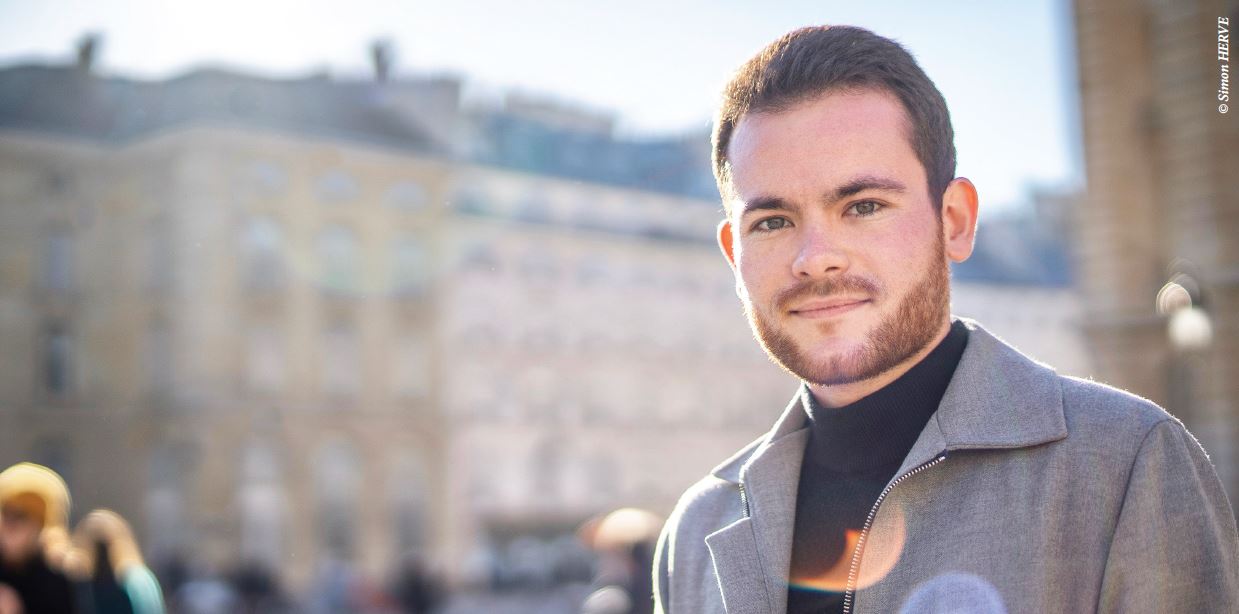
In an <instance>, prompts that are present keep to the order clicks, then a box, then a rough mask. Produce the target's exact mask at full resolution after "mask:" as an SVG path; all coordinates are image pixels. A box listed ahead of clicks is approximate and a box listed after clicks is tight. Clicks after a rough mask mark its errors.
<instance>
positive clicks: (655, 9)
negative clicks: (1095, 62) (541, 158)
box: [0, 0, 1082, 208]
mask: <svg viewBox="0 0 1239 614" xmlns="http://www.w3.org/2000/svg"><path fill="white" fill-rule="evenodd" d="M820 23H846V24H855V25H860V26H863V27H867V28H869V29H872V30H874V31H875V32H877V33H879V34H882V35H884V36H888V37H891V38H894V39H896V40H898V41H900V42H901V43H903V44H904V45H905V46H906V47H908V48H909V49H910V50H911V51H912V53H913V54H914V55H915V56H916V57H917V59H918V61H919V62H920V63H921V65H922V67H923V68H924V69H925V71H926V72H927V73H929V76H930V78H932V79H933V80H934V81H935V82H936V83H937V84H938V87H939V88H940V89H941V90H942V92H943V94H944V95H945V96H946V99H947V104H948V105H949V106H950V109H951V114H952V119H953V121H954V124H955V131H956V145H957V147H958V149H959V169H958V173H959V174H960V175H963V176H967V177H969V178H971V179H972V180H973V181H974V182H975V183H976V184H977V186H978V189H979V190H980V192H981V197H982V204H983V205H984V206H988V207H992V208H1003V207H1006V206H1009V205H1011V204H1014V203H1017V202H1019V201H1021V200H1024V197H1025V193H1026V188H1027V186H1028V185H1030V184H1032V183H1037V184H1050V185H1061V184H1067V185H1078V184H1079V183H1081V181H1082V179H1081V176H1082V168H1081V162H1080V154H1079V151H1078V147H1079V145H1078V142H1077V141H1078V136H1077V132H1078V129H1077V127H1076V126H1077V121H1078V120H1077V119H1076V109H1075V105H1076V92H1075V88H1076V85H1075V70H1074V42H1073V34H1072V30H1071V19H1070V5H1069V4H1068V0H1003V1H991V2H981V1H958V2H923V1H921V2H916V1H907V2H897V1H889V2H856V1H850V2H840V1H823V0H818V1H809V0H791V1H781V2H757V1H747V2H746V1H740V0H678V1H674V2H672V1H665V0H628V1H626V2H615V1H605V2H604V1H599V0H541V1H538V2H510V1H503V0H442V1H439V2H426V1H409V2H396V1H391V0H387V1H383V0H337V1H333V2H327V1H317V0H299V1H286V0H278V1H274V0H213V1H212V2H201V3H199V2H188V1H181V0H177V1H173V2H169V1H166V0H0V64H3V65H8V64H13V63H17V62H23V61H68V60H69V59H70V58H71V57H72V53H73V45H74V44H75V41H76V40H77V39H78V38H79V37H80V36H81V34H82V33H84V32H87V31H94V32H98V33H100V34H102V35H103V44H102V47H101V51H102V54H101V66H102V70H103V71H105V72H109V73H114V74H123V75H126V76H136V77H142V78H162V77H167V76H171V75H176V74H179V73H181V72H184V71H186V70H187V69H190V68H192V67H196V66H202V65H212V66H226V67H231V68H236V69H241V70H245V71H248V72H256V73H259V74H265V75H270V76H297V75H303V74H306V73H309V72H313V71H318V70H322V69H327V70H329V71H330V72H331V73H332V74H335V75H339V76H364V75H365V74H367V73H368V71H369V64H368V62H369V59H368V53H367V48H368V45H369V43H370V42H371V41H372V40H374V39H375V38H379V37H382V38H387V39H388V40H390V41H391V43H392V44H393V45H394V47H395V50H396V71H397V73H400V72H405V73H409V72H413V73H427V72H433V73H445V72H446V73H454V74H459V75H461V76H463V77H466V79H467V80H468V82H469V83H470V89H469V94H470V95H471V96H494V95H497V94H496V93H497V92H502V91H504V90H510V89H517V90H521V91H528V92H531V93H538V94H550V95H552V96H553V97H555V98H557V99H560V100H563V101H567V102H573V103H579V104H582V105H584V106H587V107H589V108H595V109H600V110H605V111H610V112H614V113H615V114H616V115H617V116H618V118H619V120H620V123H619V125H620V129H621V131H622V132H623V133H625V134H629V135H645V134H665V133H669V132H674V133H678V132H685V131H690V130H700V129H705V128H706V127H708V126H709V122H710V115H711V112H712V109H713V105H714V101H715V99H716V96H717V94H718V91H719V89H720V88H721V86H722V84H723V82H724V81H725V80H726V79H727V77H728V76H729V73H730V71H731V70H733V69H734V68H735V67H736V66H737V65H739V64H740V63H741V62H743V61H744V60H745V59H746V58H748V57H749V56H750V55H752V54H753V53H754V52H755V51H756V50H757V49H759V48H760V47H761V46H762V45H764V44H765V43H767V42H769V41H770V40H772V39H774V38H775V37H777V36H779V35H780V34H783V33H784V32H786V31H788V30H790V29H793V28H795V27H798V26H802V25H810V24H820Z"/></svg>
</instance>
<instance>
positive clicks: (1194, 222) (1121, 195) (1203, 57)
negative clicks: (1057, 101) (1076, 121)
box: [1074, 0, 1239, 502]
mask: <svg viewBox="0 0 1239 614" xmlns="http://www.w3.org/2000/svg"><path fill="white" fill-rule="evenodd" d="M1074 15H1075V29H1076V46H1077V53H1078V73H1079V83H1080V96H1081V123H1082V125H1083V137H1084V139H1083V140H1084V154H1085V165H1086V170H1087V182H1088V190H1087V194H1086V195H1085V196H1084V198H1083V200H1082V203H1081V206H1080V207H1078V208H1076V212H1077V213H1076V216H1075V223H1074V226H1075V230H1076V233H1077V234H1076V240H1075V244H1076V246H1077V270H1078V281H1079V287H1080V291H1081V293H1082V299H1083V309H1084V319H1083V321H1084V326H1085V328H1084V330H1085V333H1086V335H1087V337H1088V343H1089V346H1090V347H1091V348H1092V349H1093V355H1094V357H1095V360H1096V367H1097V376H1098V378H1099V379H1102V380H1105V381H1108V382H1112V383H1114V384H1116V385H1118V386H1120V387H1123V388H1126V389H1128V390H1131V391H1133V392H1136V393H1138V394H1141V395H1143V396H1147V397H1149V398H1151V399H1153V400H1155V401H1157V402H1158V403H1161V404H1163V405H1164V406H1165V407H1166V408H1167V409H1169V410H1170V411H1171V412H1172V413H1174V414H1175V415H1177V416H1179V417H1180V418H1182V419H1183V420H1184V421H1185V422H1186V423H1187V425H1188V427H1189V428H1190V429H1191V430H1192V432H1193V433H1194V434H1196V435H1197V436H1198V437H1199V438H1200V440H1201V443H1202V444H1203V445H1204V447H1205V449H1206V450H1207V451H1208V452H1209V453H1210V454H1211V456H1212V458H1213V461H1214V463H1215V465H1217V468H1218V472H1219V474H1220V475H1221V477H1222V479H1223V481H1224V482H1225V483H1226V486H1227V488H1228V490H1229V494H1230V497H1231V500H1232V502H1233V501H1235V497H1236V496H1239V456H1237V452H1239V450H1236V443H1237V439H1239V431H1236V420H1237V418H1239V174H1236V172H1235V171H1236V169H1239V121H1237V118H1236V116H1235V110H1234V105H1233V104H1232V105H1231V109H1230V113H1229V114H1221V113H1219V111H1218V100H1217V90H1218V88H1219V87H1220V74H1221V73H1220V70H1221V63H1220V62H1219V60H1218V34H1219V32H1218V30H1217V21H1218V18H1220V17H1228V18H1229V21H1230V24H1231V25H1230V28H1233V27H1234V25H1235V24H1236V23H1239V3H1236V2H1234V0H1188V1H1184V2H1130V1H1125V0H1124V1H1120V0H1076V1H1075V2H1074ZM1231 38H1233V37H1231ZM1232 101H1233V94H1232ZM1159 292H1160V293H1161V294H1160V295H1161V299H1160V300H1159V298H1158V297H1159ZM1176 297H1178V298H1176ZM1159 302H1160V306H1161V309H1160V310H1159ZM1202 316H1203V317H1202Z"/></svg>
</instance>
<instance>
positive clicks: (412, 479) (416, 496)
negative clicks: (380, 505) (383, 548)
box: [387, 452, 428, 558]
mask: <svg viewBox="0 0 1239 614" xmlns="http://www.w3.org/2000/svg"><path fill="white" fill-rule="evenodd" d="M387 492H388V497H389V500H390V502H391V514H392V517H391V521H392V536H393V537H394V538H395V548H396V553H395V554H396V556H397V557H398V558H402V557H405V556H408V555H410V554H417V553H420V552H422V551H424V550H425V549H426V547H427V545H428V544H427V543H426V532H427V527H426V521H427V518H426V499H427V496H426V474H425V470H424V469H423V467H422V464H421V462H420V461H419V460H418V458H417V456H416V455H415V454H413V453H412V452H401V453H400V454H399V455H398V456H397V457H396V459H395V462H394V463H393V464H392V473H391V475H390V477H389V479H388V487H387Z"/></svg>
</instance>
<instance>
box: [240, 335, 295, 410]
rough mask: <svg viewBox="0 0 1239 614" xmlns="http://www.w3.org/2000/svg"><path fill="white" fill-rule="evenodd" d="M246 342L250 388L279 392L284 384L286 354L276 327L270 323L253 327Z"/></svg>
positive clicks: (246, 369)
mask: <svg viewBox="0 0 1239 614" xmlns="http://www.w3.org/2000/svg"><path fill="white" fill-rule="evenodd" d="M246 344H247V347H246V352H245V371H246V379H247V380H248V382H249V387H250V389H251V390H253V391H255V392H261V393H268V394H270V393H275V392H279V390H280V389H281V388H283V386H284V363H285V356H284V351H283V347H282V343H281V338H280V335H279V333H278V332H277V330H276V328H275V327H274V326H272V325H270V324H262V325H257V326H253V327H251V328H250V330H249V334H248V335H247V336H246Z"/></svg>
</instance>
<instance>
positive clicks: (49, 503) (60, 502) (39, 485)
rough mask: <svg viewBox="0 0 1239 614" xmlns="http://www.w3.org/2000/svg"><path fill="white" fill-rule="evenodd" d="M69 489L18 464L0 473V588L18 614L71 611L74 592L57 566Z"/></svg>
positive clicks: (44, 472) (37, 468)
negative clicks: (18, 606) (9, 591)
mask: <svg viewBox="0 0 1239 614" xmlns="http://www.w3.org/2000/svg"><path fill="white" fill-rule="evenodd" d="M69 505H70V499H69V489H68V487H67V486H65V482H64V480H63V479H61V477H60V476H59V475H58V474H57V473H56V472H55V471H52V470H51V469H48V468H47V467H44V466H42V465H36V464H34V463H18V464H16V465H13V466H12V467H9V468H8V469H5V470H4V471H3V472H0V585H2V586H7V587H9V588H11V589H12V590H13V592H14V593H15V594H16V596H17V598H18V600H19V601H20V602H21V606H22V607H21V611H23V612H27V613H29V614H36V613H37V614H68V613H72V612H75V611H76V608H75V602H74V597H73V587H72V585H71V583H70V582H69V579H68V577H67V576H66V575H65V573H64V571H63V569H62V568H61V567H60V564H61V562H62V559H63V558H64V556H65V553H66V551H67V548H66V544H67V540H66V539H65V536H66V535H67V533H66V531H65V525H66V524H67V523H68V519H69Z"/></svg>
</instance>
